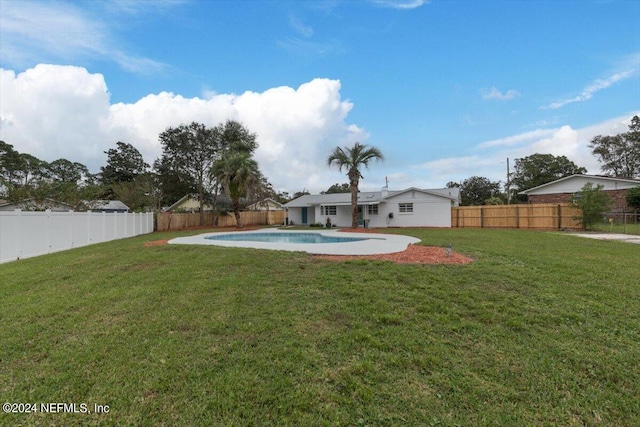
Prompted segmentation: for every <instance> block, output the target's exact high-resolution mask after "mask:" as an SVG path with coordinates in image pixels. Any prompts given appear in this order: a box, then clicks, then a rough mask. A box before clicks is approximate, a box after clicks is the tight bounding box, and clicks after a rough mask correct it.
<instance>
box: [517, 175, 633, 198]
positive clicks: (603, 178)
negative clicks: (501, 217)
mask: <svg viewBox="0 0 640 427" xmlns="http://www.w3.org/2000/svg"><path fill="white" fill-rule="evenodd" d="M576 178H590V179H594V180H599V181H608V182H613V183H616V182H618V183H625V184H631V185H640V179H635V178H617V177H611V176H601V175H580V174H576V175H570V176H565V177H564V178H560V179H556V180H555V181H551V182H547V183H546V184H542V185H538V186H537V187H533V188H529V189H528V190H524V191H520V192H519V193H518V194H530V193H536V192H539V190H544V189H545V188H547V187H551V186H553V185H556V184H558V183H561V182H564V181H569V180H574V179H576Z"/></svg>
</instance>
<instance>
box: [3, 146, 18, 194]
mask: <svg viewBox="0 0 640 427" xmlns="http://www.w3.org/2000/svg"><path fill="white" fill-rule="evenodd" d="M21 164H22V158H21V157H20V153H19V152H18V151H16V150H14V149H13V145H11V144H7V143H6V142H4V141H0V191H2V193H3V194H5V196H6V194H7V192H8V191H9V190H10V189H11V188H12V187H13V186H14V185H16V184H18V183H19V181H20V179H19V175H20V173H19V170H20V168H21Z"/></svg>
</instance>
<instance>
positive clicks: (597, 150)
mask: <svg viewBox="0 0 640 427" xmlns="http://www.w3.org/2000/svg"><path fill="white" fill-rule="evenodd" d="M589 147H590V148H591V153H593V154H594V155H596V156H597V157H598V161H599V162H600V163H601V166H600V169H602V171H603V172H604V173H608V174H612V175H613V176H620V177H628V178H634V177H639V176H640V117H638V116H633V118H632V119H631V124H630V125H629V132H626V133H621V134H618V135H613V136H609V135H605V136H603V135H597V136H595V137H594V138H593V139H592V140H591V143H590V144H589Z"/></svg>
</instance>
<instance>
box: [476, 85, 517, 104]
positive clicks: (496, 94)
mask: <svg viewBox="0 0 640 427" xmlns="http://www.w3.org/2000/svg"><path fill="white" fill-rule="evenodd" d="M480 93H481V94H482V99H495V100H498V101H509V100H512V99H513V98H515V97H517V96H520V92H518V91H517V90H513V89H510V90H508V91H506V92H505V93H502V92H500V91H499V90H498V89H497V88H496V87H495V86H494V87H492V88H491V89H481V90H480Z"/></svg>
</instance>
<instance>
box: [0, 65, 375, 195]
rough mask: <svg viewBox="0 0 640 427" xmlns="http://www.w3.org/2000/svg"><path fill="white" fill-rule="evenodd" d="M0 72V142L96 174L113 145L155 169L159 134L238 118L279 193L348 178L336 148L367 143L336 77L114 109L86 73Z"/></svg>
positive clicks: (169, 97)
mask: <svg viewBox="0 0 640 427" xmlns="http://www.w3.org/2000/svg"><path fill="white" fill-rule="evenodd" d="M0 73H1V74H0V78H1V80H0V86H1V87H2V92H1V94H0V139H2V140H3V141H5V142H7V143H9V144H12V145H14V147H15V149H16V150H18V151H20V152H26V153H29V154H32V155H34V156H36V157H38V158H41V159H43V160H46V161H52V160H55V159H57V158H60V157H64V158H66V159H68V160H71V161H78V162H81V163H83V164H85V165H87V166H88V167H89V169H90V170H91V171H93V172H97V171H98V169H99V167H100V166H103V165H104V162H105V161H106V155H105V154H104V151H106V150H108V149H109V148H113V147H114V146H115V143H116V141H124V142H128V143H131V144H132V145H134V146H135V147H136V148H138V150H140V152H141V153H142V155H143V156H144V158H145V160H146V161H147V162H148V163H152V162H153V160H154V159H155V158H157V157H159V156H160V155H161V153H162V149H161V146H160V144H159V142H158V135H159V134H160V133H161V132H162V131H164V130H165V129H166V128H167V127H170V126H178V125H180V124H181V123H190V122H192V121H196V122H200V123H204V124H206V125H207V126H215V125H216V124H218V123H220V122H223V121H225V120H227V119H234V120H238V121H240V122H242V123H243V124H244V125H245V126H246V127H247V128H248V129H250V130H251V131H252V132H255V133H257V135H258V142H259V148H258V150H257V151H256V159H257V160H258V162H259V164H260V168H261V170H262V171H263V173H264V174H265V175H266V176H267V177H268V179H269V180H270V181H271V182H272V184H273V185H274V186H275V188H276V189H280V190H287V191H292V192H293V191H297V190H300V189H302V188H303V187H305V188H307V189H308V190H312V191H321V190H325V189H326V188H328V187H329V186H330V185H331V184H333V183H335V182H343V181H344V180H345V178H344V177H343V176H342V174H340V173H339V172H338V171H336V170H333V171H332V170H331V169H329V168H328V167H327V165H326V157H327V156H328V155H329V152H330V151H331V149H332V148H333V147H335V146H336V145H350V144H352V143H353V142H355V141H365V140H366V139H367V137H368V135H367V133H366V132H365V131H364V130H363V129H361V128H360V127H358V126H357V125H355V124H351V123H348V122H347V116H348V114H349V112H350V111H351V109H352V108H353V104H352V103H351V102H349V101H345V100H342V99H341V98H340V88H341V86H340V82H339V81H337V80H329V79H314V80H312V81H310V82H307V83H305V84H302V85H301V86H300V87H298V88H297V89H294V88H291V87H286V86H283V87H277V88H272V89H269V90H267V91H264V92H261V93H257V92H245V93H243V94H240V95H235V94H215V93H209V94H208V96H207V97H206V99H203V98H198V97H195V98H184V97H183V96H181V95H179V94H173V93H169V92H161V93H159V94H150V95H147V96H145V97H143V98H141V99H139V100H137V101H136V102H134V103H128V104H126V103H117V104H113V105H111V103H110V101H109V93H108V90H107V85H106V83H105V81H104V77H103V76H102V75H101V74H91V73H89V72H88V71H87V70H86V69H84V68H81V67H71V66H58V65H44V64H41V65H38V66H36V67H35V68H32V69H28V70H26V71H25V72H23V73H20V74H17V75H16V74H15V72H13V71H11V70H0Z"/></svg>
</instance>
